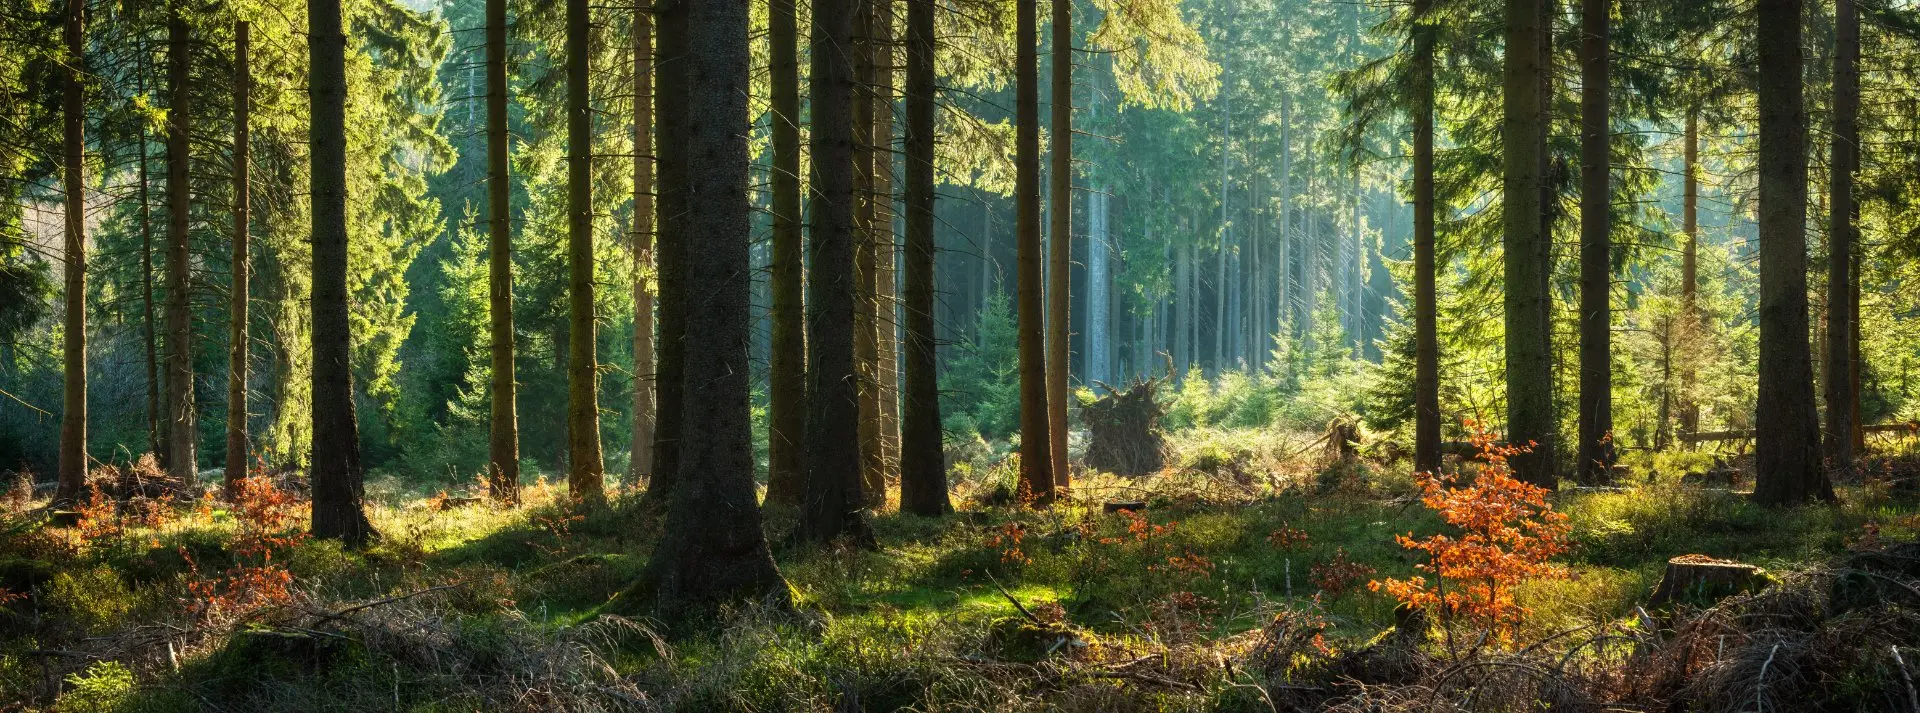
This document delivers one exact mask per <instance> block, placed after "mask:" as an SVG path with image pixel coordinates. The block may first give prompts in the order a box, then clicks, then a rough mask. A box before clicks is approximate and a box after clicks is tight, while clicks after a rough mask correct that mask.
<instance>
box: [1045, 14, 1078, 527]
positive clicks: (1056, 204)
mask: <svg viewBox="0 0 1920 713" xmlns="http://www.w3.org/2000/svg"><path fill="white" fill-rule="evenodd" d="M1052 89H1053V97H1052V109H1053V126H1052V138H1053V153H1052V155H1051V158H1052V167H1051V169H1050V174H1051V175H1050V176H1049V177H1050V178H1051V179H1052V184H1051V185H1050V186H1048V188H1049V193H1050V195H1049V198H1048V201H1047V204H1048V205H1049V206H1051V210H1052V213H1051V214H1049V215H1048V218H1050V219H1051V220H1052V225H1051V226H1050V228H1049V230H1048V232H1050V233H1052V236H1051V237H1052V244H1051V245H1049V246H1048V253H1047V283H1048V285H1047V434H1048V436H1050V437H1051V440H1050V442H1049V455H1050V456H1051V457H1052V459H1053V480H1054V485H1055V486H1056V487H1059V488H1063V489H1064V488H1066V487H1068V485H1069V478H1070V470H1071V469H1070V468H1068V466H1067V359H1068V357H1067V328H1068V326H1069V324H1068V320H1069V319H1071V316H1070V314H1069V306H1070V305H1071V304H1072V299H1073V296H1072V295H1071V294H1069V293H1068V291H1067V290H1068V289H1069V285H1068V277H1069V272H1068V262H1069V261H1070V260H1071V259H1072V255H1073V3H1072V2H1068V1H1067V0H1054V2H1053V83H1052Z"/></svg>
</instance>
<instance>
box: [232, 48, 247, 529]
mask: <svg viewBox="0 0 1920 713" xmlns="http://www.w3.org/2000/svg"><path fill="white" fill-rule="evenodd" d="M251 30H252V23H249V22H247V21H245V20H241V21H239V22H236V23H234V25H233V36H234V40H233V80H234V81H233V285H232V286H231V287H230V288H229V290H230V291H231V293H232V298H233V308H232V309H233V315H232V318H231V319H232V322H233V324H232V325H231V327H232V333H231V336H230V337H229V339H228V349H229V350H230V351H229V355H228V357H227V470H226V497H227V499H228V500H232V499H233V497H234V496H235V495H237V494H238V493H239V489H238V484H239V482H240V479H241V478H244V477H246V475H247V454H248V451H249V450H250V449H249V448H248V446H247V346H248V345H247V282H248V270H249V267H248V263H247V247H248V246H247V241H248V237H247V229H248V223H247V221H248V214H249V212H250V209H251V208H252V205H251V203H250V199H249V195H248V193H249V185H250V184H249V181H248V175H247V173H248V171H250V170H251V169H252V165H253V160H252V157H253V154H252V153H251V151H250V148H251V147H250V146H249V140H250V138H251V137H250V136H249V135H248V130H249V128H250V127H248V125H247V122H248V120H249V113H250V112H251V111H252V102H251V98H250V97H249V96H248V92H250V91H252V88H253V74H252V69H251V66H250V64H249V60H250V58H249V57H248V56H247V51H248V49H249V48H248V41H249V39H251V38H250V37H249V35H250V34H251Z"/></svg>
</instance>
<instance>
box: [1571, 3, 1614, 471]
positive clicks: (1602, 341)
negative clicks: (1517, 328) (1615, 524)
mask: <svg viewBox="0 0 1920 713" xmlns="http://www.w3.org/2000/svg"><path fill="white" fill-rule="evenodd" d="M1612 8H1613V3H1612V0H1581V10H1580V28H1581V32H1580V37H1581V42H1580V417H1579V421H1580V446H1579V455H1578V460H1577V463H1578V464H1577V466H1576V467H1577V468H1578V470H1577V471H1576V473H1577V477H1578V478H1579V480H1580V482H1582V483H1586V484H1588V485H1599V484H1604V483H1606V482H1607V481H1608V479H1609V478H1610V477H1611V475H1612V472H1613V461H1614V446H1613V364H1612V359H1613V332H1612V329H1613V307H1612V304H1611V301H1610V297H1611V294H1610V293H1611V291H1612V290H1613V237H1612V231H1613V182H1612V180H1611V179H1612V144H1613V131H1612V126H1611V125H1610V123H1609V112H1610V110H1609V108H1608V99H1609V97H1608V89H1609V86H1608V82H1609V81H1611V80H1610V79H1609V76H1610V71H1609V69H1610V68H1609V66H1608V65H1609V63H1610V62H1611V60H1610V59H1609V57H1608V56H1607V55H1608V52H1609V51H1610V50H1609V47H1608V41H1609V37H1608V35H1609V33H1610V31H1611V24H1612V22H1611V18H1610V17H1609V13H1610V12H1611V10H1612Z"/></svg>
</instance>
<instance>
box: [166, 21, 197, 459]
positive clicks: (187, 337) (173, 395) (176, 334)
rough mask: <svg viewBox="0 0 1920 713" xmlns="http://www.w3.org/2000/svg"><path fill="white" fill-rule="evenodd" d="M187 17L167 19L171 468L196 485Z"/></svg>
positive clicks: (168, 314) (169, 436) (169, 445)
mask: <svg viewBox="0 0 1920 713" xmlns="http://www.w3.org/2000/svg"><path fill="white" fill-rule="evenodd" d="M188 32H189V30H188V26H187V20H186V18H185V17H184V16H182V15H180V14H179V12H178V11H177V10H176V11H175V12H174V15H173V17H172V18H171V19H170V20H168V22H167V91H168V93H169V94H170V95H171V96H172V98H171V100H170V101H169V103H168V107H167V434H168V435H167V474H168V475H170V476H172V477H173V478H174V479H175V480H178V481H179V482H180V483H181V484H182V485H185V486H187V488H188V489H189V490H191V489H192V488H193V487H194V486H195V485H196V484H197V483H198V480H199V479H198V469H197V466H198V462H197V459H198V450H199V435H198V429H197V427H196V420H197V418H196V413H195V410H194V405H193V313H192V311H191V309H192V303H191V302H190V301H189V300H188V294H187V293H188V290H189V289H190V284H191V278H190V276H189V275H188V270H190V269H191V265H190V263H189V260H190V257H189V256H188V254H187V240H188V236H187V228H188V225H189V224H188V219H189V215H188V212H189V211H190V210H191V209H192V206H193V202H192V201H193V199H192V193H191V191H192V188H191V187H190V186H189V185H188V184H187V180H188V168H189V163H190V162H191V161H192V158H191V156H192V153H191V147H192V138H193V107H192V103H191V102H192V97H193V87H192V84H191V82H192V77H191V76H190V75H189V73H188V55H187V53H188V51H189V50H188V47H187V46H188V44H189V43H190V42H191V41H192V38H191V37H189V36H188Z"/></svg>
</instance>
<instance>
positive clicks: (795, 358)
mask: <svg viewBox="0 0 1920 713" xmlns="http://www.w3.org/2000/svg"><path fill="white" fill-rule="evenodd" d="M767 8H768V13H769V20H768V44H769V51H770V53H771V55H772V75H773V76H772V81H773V119H772V123H773V181H772V183H773V266H772V269H771V270H770V272H771V273H772V280H773V285H772V287H773V300H772V302H773V349H772V350H771V355H770V357H769V360H768V361H769V376H768V379H767V401H768V404H767V411H768V416H767V439H768V444H767V445H768V449H769V453H768V457H767V465H768V475H767V500H768V501H770V502H777V503H783V504H787V505H795V504H799V503H800V501H801V498H802V497H804V495H805V491H806V478H807V451H806V443H807V441H806V438H807V410H806V401H807V375H806V369H807V333H806V304H805V302H804V296H803V294H802V292H801V291H802V290H803V289H804V285H803V281H802V279H801V271H802V269H803V265H802V264H801V262H802V260H804V259H805V255H804V251H805V249H806V248H805V246H804V245H803V243H802V242H801V240H802V236H801V234H800V233H801V231H800V218H801V215H800V206H801V201H800V50H799V11H798V9H797V7H796V5H795V3H794V0H768V3H767Z"/></svg>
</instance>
